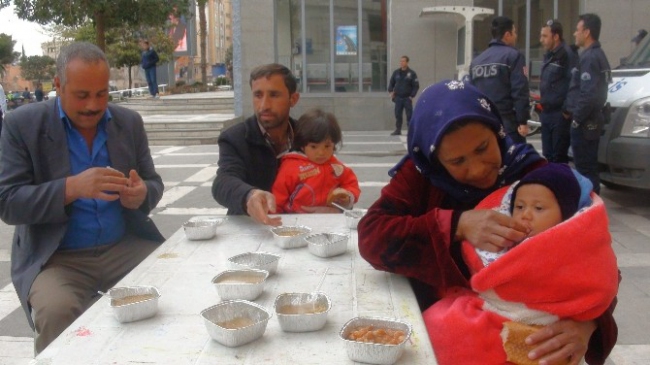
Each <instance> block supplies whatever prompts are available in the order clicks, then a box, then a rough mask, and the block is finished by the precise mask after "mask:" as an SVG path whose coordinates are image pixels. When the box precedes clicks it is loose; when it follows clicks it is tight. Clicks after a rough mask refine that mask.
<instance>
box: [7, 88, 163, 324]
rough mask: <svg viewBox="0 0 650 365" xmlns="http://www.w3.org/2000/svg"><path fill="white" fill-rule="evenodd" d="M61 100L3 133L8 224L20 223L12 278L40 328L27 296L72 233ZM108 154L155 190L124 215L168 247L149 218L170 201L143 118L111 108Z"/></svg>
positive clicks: (26, 109)
mask: <svg viewBox="0 0 650 365" xmlns="http://www.w3.org/2000/svg"><path fill="white" fill-rule="evenodd" d="M55 100H56V99H51V100H48V101H46V102H41V103H34V104H29V105H25V106H22V107H20V108H18V109H16V110H14V111H13V112H11V113H10V114H9V115H7V117H6V118H5V120H4V123H3V124H4V128H2V134H1V135H0V219H2V220H3V221H4V222H5V223H7V224H11V225H15V226H16V230H15V233H14V238H13V245H12V250H11V279H12V281H13V284H14V286H15V288H16V291H17V292H18V297H19V298H20V302H21V305H22V307H23V309H24V310H25V313H26V314H27V318H28V320H29V323H30V325H31V326H32V328H33V327H34V324H33V323H32V319H31V315H30V308H29V306H28V304H27V296H28V294H29V290H30V288H31V286H32V283H33V282H34V279H35V278H36V276H37V275H38V273H39V272H40V270H41V267H42V266H43V265H44V264H45V263H46V262H47V261H48V260H49V258H50V257H51V256H52V254H53V253H54V252H55V251H56V249H57V248H58V246H59V243H60V241H61V239H62V238H63V235H64V234H65V232H66V229H67V222H68V218H69V217H68V210H67V208H66V206H65V205H64V199H65V178H66V177H68V176H70V175H71V172H70V156H69V153H68V141H67V136H66V132H65V127H64V125H63V122H62V121H61V119H60V118H59V113H58V110H57V108H56V104H55ZM108 109H109V110H110V112H111V114H112V116H113V119H111V121H110V122H109V123H108V124H107V127H106V131H107V133H108V140H107V142H106V143H107V148H108V154H109V156H110V159H111V164H112V166H111V167H113V168H115V169H117V170H119V171H121V172H123V173H124V174H125V175H127V176H128V173H129V170H131V169H135V170H136V171H137V172H138V174H139V175H140V177H142V179H143V180H144V181H145V183H146V185H147V197H146V198H145V201H144V202H143V203H142V205H141V206H140V207H139V208H138V209H135V210H132V209H124V219H125V222H126V225H127V230H128V231H129V232H132V233H134V234H135V235H137V236H139V237H143V238H147V239H150V240H153V241H157V242H162V241H164V238H163V236H162V235H161V234H160V232H159V231H158V229H157V228H156V226H155V224H154V223H153V221H151V219H150V218H149V217H148V214H149V212H150V211H151V210H152V209H153V208H155V206H156V204H158V202H159V201H160V198H162V194H163V190H164V186H163V182H162V179H161V177H160V176H159V175H158V174H157V173H156V170H155V168H154V164H153V159H152V158H151V154H150V151H149V143H148V141H147V135H146V133H145V131H144V124H143V122H142V118H141V117H140V115H139V114H138V113H136V112H134V111H131V110H129V109H126V108H123V107H119V106H117V105H112V104H109V107H108Z"/></svg>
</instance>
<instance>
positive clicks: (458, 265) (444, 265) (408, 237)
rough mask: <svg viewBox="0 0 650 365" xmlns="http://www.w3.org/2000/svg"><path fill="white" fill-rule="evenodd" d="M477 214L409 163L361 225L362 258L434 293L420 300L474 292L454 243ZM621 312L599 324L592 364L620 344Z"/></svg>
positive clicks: (589, 359)
mask: <svg viewBox="0 0 650 365" xmlns="http://www.w3.org/2000/svg"><path fill="white" fill-rule="evenodd" d="M538 166H540V165H536V166H534V167H538ZM534 167H533V168H534ZM471 208H472V207H471V206H470V207H461V206H458V204H457V203H453V202H450V199H449V197H448V196H447V195H446V194H445V193H444V192H443V191H441V190H439V189H438V188H436V187H434V186H432V185H431V183H430V182H429V181H428V180H427V179H426V178H424V177H423V176H422V175H421V174H420V173H419V172H418V171H417V169H416V167H415V165H414V164H413V161H412V160H407V161H406V162H405V163H404V165H403V166H402V167H401V169H400V170H399V171H398V172H397V173H396V174H395V176H394V177H393V178H392V179H391V181H390V182H389V184H388V185H386V186H385V187H384V188H383V189H382V191H381V196H380V197H379V199H378V200H377V201H376V202H375V203H374V204H373V205H372V206H371V207H370V209H369V210H368V212H367V214H366V215H365V216H364V217H363V218H362V219H361V221H360V222H359V226H358V228H357V229H358V233H359V252H360V254H361V256H362V257H363V258H364V259H365V260H366V261H368V262H369V263H370V264H371V265H372V266H373V267H374V268H376V269H378V270H383V271H388V272H392V273H396V274H400V275H404V276H407V277H409V278H414V279H417V280H419V281H421V282H423V283H425V284H426V287H424V286H423V287H422V288H419V289H422V291H428V292H417V290H416V295H417V296H426V295H429V294H433V295H434V296H435V297H437V298H438V299H440V298H443V297H444V296H445V293H446V292H447V291H448V290H450V289H452V288H453V287H459V286H460V287H464V288H470V286H469V282H468V280H469V272H468V271H467V266H466V265H465V263H464V262H463V259H462V256H461V254H460V243H459V242H453V241H452V236H453V235H454V234H455V232H452V225H455V224H456V223H457V219H458V216H459V213H460V211H462V210H467V209H471ZM454 210H456V212H455V213H454ZM454 229H455V227H454ZM615 306H616V299H614V301H613V302H612V304H611V305H610V307H609V308H608V310H607V311H606V312H605V313H604V314H603V315H602V316H600V317H599V318H597V319H596V324H597V326H598V328H597V329H596V331H595V332H594V333H593V335H592V336H591V340H590V342H589V350H588V351H587V355H586V360H587V362H588V363H589V364H603V363H604V362H605V359H606V358H607V356H608V355H609V353H610V352H611V350H612V348H613V347H614V345H615V344H616V339H617V336H618V329H617V326H616V322H615V321H614V317H613V315H612V313H613V311H614V307H615ZM423 309H426V308H423Z"/></svg>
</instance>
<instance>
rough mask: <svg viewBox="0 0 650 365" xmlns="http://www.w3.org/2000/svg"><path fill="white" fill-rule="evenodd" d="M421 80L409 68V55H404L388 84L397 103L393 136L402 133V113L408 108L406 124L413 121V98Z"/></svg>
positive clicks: (389, 90) (393, 99)
mask: <svg viewBox="0 0 650 365" xmlns="http://www.w3.org/2000/svg"><path fill="white" fill-rule="evenodd" d="M419 88H420V82H419V81H418V75H417V74H416V73H415V71H413V70H411V69H410V68H409V58H408V56H402V58H400V60H399V68H398V69H397V70H395V71H393V75H392V76H391V77H390V83H389V84H388V92H389V93H390V98H391V100H392V101H393V102H394V103H395V131H394V132H393V133H391V134H390V135H391V136H399V135H400V134H402V113H403V111H404V110H406V126H407V127H408V123H409V122H410V121H411V114H413V98H414V97H415V95H416V94H417V93H418V89H419Z"/></svg>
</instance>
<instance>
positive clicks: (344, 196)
mask: <svg viewBox="0 0 650 365" xmlns="http://www.w3.org/2000/svg"><path fill="white" fill-rule="evenodd" d="M332 202H334V203H336V204H338V205H341V206H343V207H346V208H349V209H352V206H353V205H354V195H352V193H351V192H349V191H347V190H345V189H343V188H336V189H334V190H332V191H331V192H330V193H329V195H328V196H327V205H330V206H331V205H332Z"/></svg>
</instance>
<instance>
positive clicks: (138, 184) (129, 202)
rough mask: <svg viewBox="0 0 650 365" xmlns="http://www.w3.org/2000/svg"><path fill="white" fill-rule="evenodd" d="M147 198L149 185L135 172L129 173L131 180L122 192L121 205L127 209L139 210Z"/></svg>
mask: <svg viewBox="0 0 650 365" xmlns="http://www.w3.org/2000/svg"><path fill="white" fill-rule="evenodd" d="M146 197H147V184H145V183H144V181H142V178H140V175H138V173H137V172H136V171H135V170H131V171H129V180H128V183H127V184H126V186H125V187H124V188H123V189H122V191H121V192H120V203H122V206H123V207H124V208H127V209H138V208H139V207H140V205H142V202H143V201H144V199H145V198H146Z"/></svg>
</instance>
